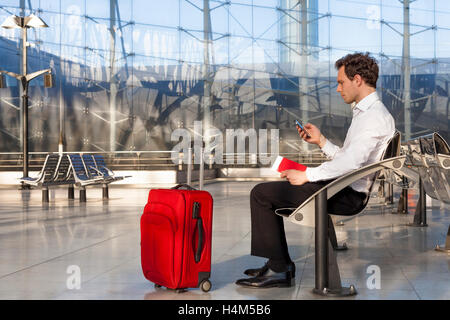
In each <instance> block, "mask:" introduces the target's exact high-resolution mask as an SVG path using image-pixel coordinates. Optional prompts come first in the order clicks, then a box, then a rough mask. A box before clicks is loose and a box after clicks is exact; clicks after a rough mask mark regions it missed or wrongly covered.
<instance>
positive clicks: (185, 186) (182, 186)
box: [171, 183, 196, 190]
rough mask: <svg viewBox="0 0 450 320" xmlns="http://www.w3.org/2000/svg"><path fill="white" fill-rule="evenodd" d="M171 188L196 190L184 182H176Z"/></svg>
mask: <svg viewBox="0 0 450 320" xmlns="http://www.w3.org/2000/svg"><path fill="white" fill-rule="evenodd" d="M171 189H186V190H196V189H195V188H192V187H191V186H190V185H188V184H186V183H181V184H177V185H176V186H175V187H173V188H171Z"/></svg>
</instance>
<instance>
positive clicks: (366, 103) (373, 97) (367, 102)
mask: <svg viewBox="0 0 450 320" xmlns="http://www.w3.org/2000/svg"><path fill="white" fill-rule="evenodd" d="M377 100H380V98H379V97H378V94H377V92H376V91H375V92H372V93H371V94H369V95H367V96H366V97H364V99H362V100H361V101H360V102H358V103H357V104H356V105H355V106H354V108H353V111H355V109H359V110H361V111H366V110H367V109H369V107H370V106H371V105H372V104H373V103H374V102H375V101H377Z"/></svg>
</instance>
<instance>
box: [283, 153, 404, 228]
mask: <svg viewBox="0 0 450 320" xmlns="http://www.w3.org/2000/svg"><path fill="white" fill-rule="evenodd" d="M405 159H406V156H405V155H402V156H399V157H395V158H390V159H386V160H382V161H379V162H375V163H372V164H370V165H367V166H365V167H362V168H359V169H357V170H354V171H351V172H349V173H347V174H346V175H343V176H341V177H339V178H337V179H336V180H334V181H332V182H330V183H329V184H327V185H326V186H324V187H323V188H321V189H320V190H318V191H317V192H316V193H314V194H313V195H312V196H310V197H309V198H308V199H306V201H304V202H303V203H302V204H301V205H300V206H298V207H297V209H295V211H294V212H292V213H291V214H290V215H289V216H286V215H282V214H279V213H278V212H276V213H277V214H279V215H280V216H284V217H285V218H287V219H288V220H289V221H291V222H293V223H295V224H300V225H303V226H309V227H314V225H315V221H314V220H315V214H314V212H315V198H316V196H317V195H318V194H320V193H321V192H322V191H324V190H326V192H327V199H330V198H331V197H332V196H334V195H335V194H336V193H338V192H339V191H341V190H342V189H344V188H345V187H347V186H349V185H350V184H352V183H353V182H355V181H357V180H359V179H361V178H363V177H365V176H367V175H369V174H372V173H375V172H377V171H379V170H381V169H392V170H395V171H401V169H402V167H403V165H404V163H405Z"/></svg>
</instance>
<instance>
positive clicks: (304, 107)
mask: <svg viewBox="0 0 450 320" xmlns="http://www.w3.org/2000/svg"><path fill="white" fill-rule="evenodd" d="M301 18H302V33H301V51H300V52H301V56H300V59H301V62H300V63H301V74H300V77H301V84H300V97H301V98H300V108H301V112H302V122H303V123H304V124H306V123H307V122H308V109H309V106H308V96H307V95H306V92H307V91H308V78H307V65H308V11H307V1H306V0H301ZM307 145H309V144H307Z"/></svg>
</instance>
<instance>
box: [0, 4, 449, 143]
mask: <svg viewBox="0 0 450 320" xmlns="http://www.w3.org/2000/svg"><path fill="white" fill-rule="evenodd" d="M405 2H408V1H405ZM405 10H406V9H405V7H404V3H403V1H402V2H400V1H398V0H324V1H322V0H321V1H318V0H300V1H297V0H295V1H293V0H235V1H213V0H210V1H202V0H189V1H188V0H165V1H148V0H98V1H87V0H52V1H50V0H30V1H24V0H2V1H1V2H0V23H1V22H3V21H4V20H5V19H6V18H7V17H8V16H10V15H12V14H15V15H29V14H31V13H33V14H35V15H37V16H39V17H41V18H42V19H43V20H44V21H45V22H46V23H47V24H48V26H49V28H40V29H29V30H28V41H29V47H28V72H34V71H37V70H41V69H46V68H51V69H52V72H53V74H54V86H53V88H45V87H44V82H43V77H40V78H37V79H36V80H33V81H32V82H31V83H30V92H29V96H30V109H29V110H30V118H29V126H30V129H29V132H30V133H29V139H30V140H29V141H30V149H31V151H57V150H58V143H59V141H60V133H63V137H64V150H65V151H128V150H171V149H172V148H173V146H174V145H175V144H176V143H177V142H174V141H171V133H172V132H173V131H174V130H175V129H177V128H189V129H193V128H194V121H195V120H200V121H203V123H204V125H205V126H214V127H216V128H218V129H220V130H222V131H224V132H225V130H226V129H233V128H234V129H244V130H245V129H249V128H255V129H279V130H280V131H279V134H280V152H298V151H302V150H306V146H305V145H304V144H303V143H302V142H300V141H299V138H298V136H297V133H296V130H295V126H294V119H301V120H302V121H303V122H308V121H310V122H312V123H314V124H316V125H317V126H319V127H320V128H321V129H322V131H323V132H324V134H325V135H326V136H327V137H329V138H330V139H331V140H332V141H333V142H335V143H338V144H339V143H342V141H343V139H344V138H345V133H346V130H347V128H348V126H349V125H350V121H351V110H350V108H349V106H348V105H346V104H345V103H344V102H343V101H342V100H341V98H340V96H339V95H338V94H337V93H336V92H335V90H336V79H335V78H336V70H335V69H334V62H335V61H336V60H337V59H338V58H340V57H342V56H344V55H346V54H347V53H352V52H356V51H362V52H370V53H371V54H372V55H373V56H374V57H375V58H376V59H377V60H378V62H379V64H380V68H381V75H380V78H379V81H378V85H377V90H378V92H379V94H380V96H381V97H382V99H383V102H384V103H385V105H386V106H387V108H388V109H389V110H390V112H391V113H392V114H393V116H394V118H395V120H396V125H397V128H398V129H399V130H400V131H402V133H403V135H404V137H406V138H408V137H409V138H414V137H416V136H419V135H422V134H426V133H430V132H433V131H438V132H439V133H441V134H442V135H443V136H444V137H445V138H446V139H449V138H450V135H449V133H450V132H449V127H448V125H449V122H448V120H449V104H450V102H449V81H450V76H449V74H450V59H449V58H450V45H449V44H450V43H449V41H450V40H449V39H450V2H449V1H447V0H417V1H413V2H411V3H410V4H409V10H407V11H408V12H407V19H409V24H408V25H407V28H405V25H404V21H405V20H404V19H405V17H406V16H405ZM408 34H409V36H408ZM405 39H406V40H407V39H409V43H410V46H409V48H410V49H409V55H410V59H409V61H410V68H409V69H410V74H411V78H410V89H409V90H410V96H411V99H410V102H409V103H408V102H407V101H406V100H405V94H404V93H405V91H407V88H406V89H405V83H406V82H405V81H404V72H403V71H404V70H405V61H406V60H405V56H406V54H407V51H404V49H403V48H404V46H403V42H404V40H405ZM21 46H22V44H21V32H20V30H17V29H4V28H0V58H1V59H0V70H6V71H12V72H16V73H20V72H21V67H20V63H21V54H20V49H21ZM3 77H4V79H5V82H6V84H7V87H6V88H3V89H0V115H1V116H0V141H1V143H0V152H11V151H15V152H19V151H21V139H22V137H21V116H20V114H21V113H20V96H21V90H20V87H19V85H18V83H17V80H15V79H14V78H11V77H9V76H7V75H4V76H3ZM405 110H407V112H405Z"/></svg>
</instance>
